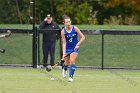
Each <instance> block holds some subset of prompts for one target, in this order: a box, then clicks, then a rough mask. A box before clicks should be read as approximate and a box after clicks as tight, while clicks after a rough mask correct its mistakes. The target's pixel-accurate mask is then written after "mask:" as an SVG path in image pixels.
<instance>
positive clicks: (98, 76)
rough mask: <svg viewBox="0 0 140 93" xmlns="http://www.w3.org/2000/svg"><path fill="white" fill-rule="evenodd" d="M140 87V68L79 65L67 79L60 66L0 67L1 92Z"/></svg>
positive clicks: (103, 92)
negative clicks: (100, 68)
mask: <svg viewBox="0 0 140 93" xmlns="http://www.w3.org/2000/svg"><path fill="white" fill-rule="evenodd" d="M50 77H54V78H55V80H54V81H51V80H50ZM139 87H140V72H139V71H125V70H123V71H122V70H104V71H102V70H82V69H78V70H76V72H75V76H74V81H73V82H68V78H62V76H61V70H53V71H51V72H49V73H48V72H46V71H45V70H44V69H43V70H42V69H32V68H0V93H44V92H45V93H139V92H140V89H139Z"/></svg>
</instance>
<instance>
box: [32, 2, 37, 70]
mask: <svg viewBox="0 0 140 93" xmlns="http://www.w3.org/2000/svg"><path fill="white" fill-rule="evenodd" d="M32 12H33V14H32V15H33V16H32V18H33V23H32V25H33V44H32V63H33V68H37V42H36V41H37V31H36V27H35V0H32Z"/></svg>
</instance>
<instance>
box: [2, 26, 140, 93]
mask: <svg viewBox="0 0 140 93" xmlns="http://www.w3.org/2000/svg"><path fill="white" fill-rule="evenodd" d="M78 27H79V28H80V29H90V30H91V29H121V30H140V26H111V25H108V26H107V25H106V26H93V25H78ZM0 28H22V29H23V28H24V29H31V28H32V25H11V24H10V25H5V24H4V25H0ZM40 41H42V39H40ZM139 42H140V36H139V35H135V36H134V35H127V36H125V35H124V36H122V35H105V48H104V49H105V52H104V54H105V60H104V61H105V66H108V67H112V66H113V67H130V68H140V63H139V60H140V58H139V55H140V52H139V51H140V48H139V46H140V43H139ZM41 44H42V43H41V42H40V45H41ZM101 44H102V42H101V35H86V40H85V42H84V44H83V45H82V46H80V52H79V56H78V58H77V60H76V64H77V65H78V66H97V67H98V66H101V53H102V52H101ZM0 47H4V48H6V52H5V53H4V54H2V53H0V64H32V34H16V33H14V34H12V36H11V37H9V38H1V39H0ZM40 51H41V60H42V48H41V46H40ZM57 59H59V41H57V45H56V60H57ZM51 77H54V78H55V80H54V81H51V80H50V78H51ZM139 92H140V71H137V70H133V71H132V70H103V71H102V70H96V69H78V70H76V73H75V76H74V81H73V82H68V78H62V76H61V70H60V69H54V70H53V71H51V72H50V73H48V72H46V71H45V69H39V68H38V69H33V68H11V67H0V93H139Z"/></svg>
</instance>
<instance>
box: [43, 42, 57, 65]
mask: <svg viewBox="0 0 140 93" xmlns="http://www.w3.org/2000/svg"><path fill="white" fill-rule="evenodd" d="M55 43H56V42H50V41H47V42H43V61H44V64H43V65H44V67H46V66H47V65H48V62H47V61H48V55H49V54H50V64H51V65H54V60H55Z"/></svg>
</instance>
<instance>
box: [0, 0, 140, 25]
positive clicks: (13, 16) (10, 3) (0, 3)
mask: <svg viewBox="0 0 140 93" xmlns="http://www.w3.org/2000/svg"><path fill="white" fill-rule="evenodd" d="M30 1H31V0H0V13H1V15H0V23H1V24H29V23H32V20H30V16H32V5H31V4H30ZM35 1H36V8H35V12H36V15H35V16H36V20H35V21H36V24H39V23H40V22H41V21H42V20H43V19H44V17H45V15H46V13H47V12H50V13H52V14H53V16H54V19H55V20H56V22H58V23H60V24H62V15H63V14H67V15H69V16H70V17H71V18H72V23H73V24H95V25H99V24H100V25H102V24H104V23H106V22H105V21H106V20H108V21H109V22H108V23H107V24H112V22H111V21H112V17H113V19H115V20H116V21H117V22H118V21H119V18H118V16H119V15H121V16H122V21H121V23H119V24H122V25H127V24H126V23H128V24H129V25H139V24H140V19H139V17H140V0H35ZM115 24H118V23H115Z"/></svg>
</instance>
